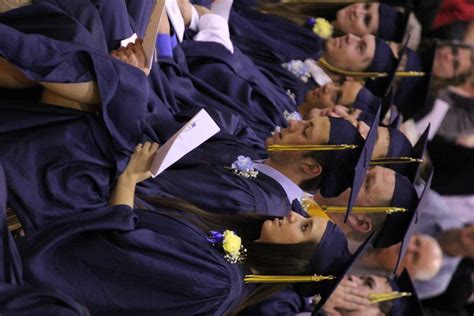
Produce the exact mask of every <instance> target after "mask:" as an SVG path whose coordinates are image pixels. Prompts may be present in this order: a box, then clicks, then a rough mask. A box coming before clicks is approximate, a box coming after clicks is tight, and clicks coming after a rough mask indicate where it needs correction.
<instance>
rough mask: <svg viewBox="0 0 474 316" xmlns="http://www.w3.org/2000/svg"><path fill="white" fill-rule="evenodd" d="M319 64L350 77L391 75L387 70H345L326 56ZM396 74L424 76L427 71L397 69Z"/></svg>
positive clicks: (401, 76)
mask: <svg viewBox="0 0 474 316" xmlns="http://www.w3.org/2000/svg"><path fill="white" fill-rule="evenodd" d="M318 65H319V66H321V67H323V68H326V69H327V70H329V71H331V72H334V73H337V74H340V75H344V76H348V77H357V78H372V79H376V78H383V77H387V76H388V75H389V74H388V73H387V72H363V71H349V70H344V69H341V68H338V67H336V66H333V65H331V64H330V63H328V62H327V61H326V60H325V59H324V58H320V59H319V60H318ZM395 76H396V77H399V78H406V77H423V76H425V73H424V72H422V71H397V72H396V73H395Z"/></svg>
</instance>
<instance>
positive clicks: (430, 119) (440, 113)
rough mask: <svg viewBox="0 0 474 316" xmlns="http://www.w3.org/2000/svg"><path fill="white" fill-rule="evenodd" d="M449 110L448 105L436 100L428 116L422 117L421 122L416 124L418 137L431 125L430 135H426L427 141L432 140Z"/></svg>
mask: <svg viewBox="0 0 474 316" xmlns="http://www.w3.org/2000/svg"><path fill="white" fill-rule="evenodd" d="M448 110H449V104H448V103H447V102H445V101H443V100H441V99H436V101H435V103H434V105H433V109H432V110H431V112H430V113H428V115H426V116H425V117H423V118H422V119H421V120H419V121H418V122H416V131H417V132H418V134H419V135H421V134H422V133H423V131H424V130H425V129H426V127H427V126H428V124H430V123H431V127H430V133H429V135H428V140H432V139H433V137H434V136H435V135H436V132H437V131H438V128H439V127H440V126H441V123H442V122H443V120H444V117H445V116H446V113H447V112H448Z"/></svg>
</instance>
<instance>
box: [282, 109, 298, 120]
mask: <svg viewBox="0 0 474 316" xmlns="http://www.w3.org/2000/svg"><path fill="white" fill-rule="evenodd" d="M283 116H284V117H285V119H286V120H287V121H288V122H289V121H291V120H293V121H301V120H302V119H303V118H302V117H301V114H300V113H298V112H296V111H294V112H291V113H289V112H288V111H285V112H283Z"/></svg>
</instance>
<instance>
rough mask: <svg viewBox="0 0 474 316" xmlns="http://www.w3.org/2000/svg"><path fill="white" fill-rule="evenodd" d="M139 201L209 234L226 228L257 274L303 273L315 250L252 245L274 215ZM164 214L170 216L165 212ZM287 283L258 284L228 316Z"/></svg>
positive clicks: (300, 246)
mask: <svg viewBox="0 0 474 316" xmlns="http://www.w3.org/2000/svg"><path fill="white" fill-rule="evenodd" d="M139 198H140V199H142V200H143V201H146V202H148V203H150V204H151V205H156V206H159V207H163V208H167V209H171V210H180V211H183V212H185V213H184V214H183V213H178V212H176V213H175V214H173V216H175V217H177V218H183V219H185V220H187V221H190V222H192V223H193V224H194V225H196V226H197V227H199V228H200V229H202V231H203V232H205V233H208V232H209V231H211V230H224V229H229V230H233V231H235V232H236V234H237V235H239V236H240V237H241V238H242V244H243V245H244V247H245V248H246V249H247V258H246V260H245V262H246V264H248V265H249V266H250V267H252V268H253V269H255V270H256V271H258V273H259V274H273V275H274V274H277V275H279V274H281V275H290V274H304V273H305V272H306V269H307V266H308V263H309V260H310V258H311V256H312V255H313V253H314V251H315V250H316V247H317V244H315V243H300V244H274V243H263V242H255V240H256V239H258V238H259V236H260V231H261V228H262V224H263V222H264V221H265V220H267V219H273V218H275V217H273V216H262V215H258V214H255V213H247V214H240V215H227V214H214V213H210V212H206V211H203V210H201V209H200V208H198V207H196V206H194V205H192V204H190V203H188V202H186V201H183V200H180V199H170V198H162V197H148V196H139ZM136 206H137V207H141V208H143V204H142V203H140V201H139V200H138V199H136ZM166 215H170V213H169V212H166ZM287 286H288V285H287V284H260V285H257V286H256V288H255V290H253V291H252V292H251V293H250V294H249V295H248V296H247V297H246V298H245V299H244V300H243V302H242V303H241V304H240V305H239V306H238V307H237V308H236V309H234V310H233V311H231V312H230V314H231V315H234V314H237V313H238V312H239V311H241V310H242V309H244V308H246V307H248V306H251V305H253V304H255V303H257V302H259V301H261V300H263V299H265V298H268V297H269V296H271V295H272V294H274V293H276V292H279V291H281V290H283V289H284V288H286V287H287Z"/></svg>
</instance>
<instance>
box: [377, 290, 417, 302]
mask: <svg viewBox="0 0 474 316" xmlns="http://www.w3.org/2000/svg"><path fill="white" fill-rule="evenodd" d="M407 296H411V293H410V292H388V293H369V295H368V299H369V301H370V303H371V304H377V303H380V302H385V301H392V300H396V299H398V298H402V297H407Z"/></svg>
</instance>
